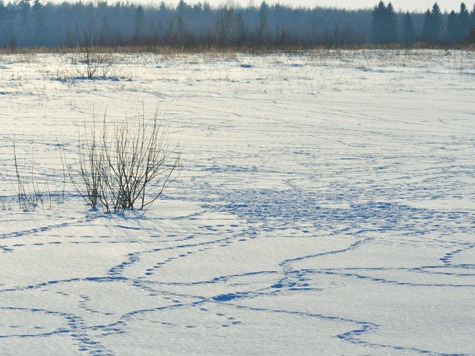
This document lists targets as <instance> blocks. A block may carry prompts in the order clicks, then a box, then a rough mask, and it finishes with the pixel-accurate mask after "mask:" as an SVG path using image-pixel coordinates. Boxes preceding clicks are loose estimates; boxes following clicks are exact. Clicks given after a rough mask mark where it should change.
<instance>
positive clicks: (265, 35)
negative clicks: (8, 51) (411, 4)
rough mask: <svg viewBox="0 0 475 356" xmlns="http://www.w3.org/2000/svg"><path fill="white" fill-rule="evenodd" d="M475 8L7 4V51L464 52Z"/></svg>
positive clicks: (0, 14) (0, 24) (3, 17)
mask: <svg viewBox="0 0 475 356" xmlns="http://www.w3.org/2000/svg"><path fill="white" fill-rule="evenodd" d="M474 28H475V4H474V6H473V10H472V11H469V10H468V8H467V7H466V5H465V4H464V3H462V4H461V5H460V9H458V12H455V11H452V12H451V13H450V14H447V13H442V12H441V10H440V7H439V6H438V5H437V3H435V4H434V6H433V7H432V9H428V10H427V12H426V13H409V12H407V13H397V12H395V10H394V7H393V6H392V4H391V3H389V4H388V5H386V4H385V3H384V2H383V1H381V2H379V4H377V5H376V6H375V7H374V8H373V9H372V10H371V9H362V10H344V9H332V8H320V7H315V8H304V7H300V8H293V7H289V6H284V5H279V4H277V5H272V6H271V5H268V4H267V3H266V2H265V1H263V2H262V3H261V4H260V5H259V6H247V7H238V6H229V5H224V6H220V7H211V6H210V5H209V4H208V3H206V2H205V3H199V4H196V5H189V4H187V3H186V2H185V1H184V0H180V2H179V3H178V5H177V6H175V7H173V6H169V5H166V4H165V3H164V2H162V3H161V4H159V5H158V6H141V5H134V4H131V3H128V2H127V3H121V2H117V3H114V4H108V3H107V2H106V1H99V2H97V1H96V2H94V3H93V2H87V3H86V2H82V1H77V2H74V3H70V2H63V3H61V4H53V3H49V2H48V3H45V4H43V3H42V2H40V0H20V1H10V2H8V3H4V2H3V1H1V0H0V47H2V48H16V47H76V46H111V47H114V46H172V47H190V48H193V47H206V46H217V47H236V48H255V47H259V48H279V47H280V48H286V47H299V48H302V47H314V46H332V47H338V46H355V45H356V46H358V45H387V44H402V45H407V46H409V45H414V44H421V45H443V44H444V45H458V44H466V43H467V42H470V41H471V42H472V43H474V42H475V32H474Z"/></svg>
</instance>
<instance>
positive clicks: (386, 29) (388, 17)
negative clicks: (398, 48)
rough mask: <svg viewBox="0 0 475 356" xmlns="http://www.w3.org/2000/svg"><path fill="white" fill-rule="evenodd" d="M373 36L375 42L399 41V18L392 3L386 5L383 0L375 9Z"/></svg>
mask: <svg viewBox="0 0 475 356" xmlns="http://www.w3.org/2000/svg"><path fill="white" fill-rule="evenodd" d="M371 25H372V38H373V41H374V42H375V43H394V42H396V41H397V18H396V13H395V11H394V7H393V5H392V4H391V3H389V4H388V6H387V7H386V6H385V5H384V2H383V1H380V2H379V4H378V6H376V7H375V8H374V9H373V13H372V23H371Z"/></svg>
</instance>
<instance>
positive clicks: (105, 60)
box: [72, 46, 113, 79]
mask: <svg viewBox="0 0 475 356" xmlns="http://www.w3.org/2000/svg"><path fill="white" fill-rule="evenodd" d="M72 64H74V65H75V69H76V76H77V77H80V78H88V79H92V78H105V77H107V76H108V75H109V72H110V71H111V68H112V64H113V56H112V54H111V53H108V52H104V51H103V50H101V49H100V48H94V47H91V46H86V47H84V48H83V49H82V50H80V51H79V52H77V53H74V55H73V57H72Z"/></svg>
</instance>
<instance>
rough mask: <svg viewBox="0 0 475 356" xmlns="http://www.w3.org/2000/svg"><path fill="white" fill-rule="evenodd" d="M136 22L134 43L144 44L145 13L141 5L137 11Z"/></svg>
mask: <svg viewBox="0 0 475 356" xmlns="http://www.w3.org/2000/svg"><path fill="white" fill-rule="evenodd" d="M134 20H135V33H134V41H135V42H142V41H143V40H144V38H143V37H144V28H145V12H144V9H143V6H142V5H140V6H138V7H137V9H136V10H135V14H134Z"/></svg>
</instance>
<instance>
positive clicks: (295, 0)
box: [108, 0, 474, 12]
mask: <svg viewBox="0 0 475 356" xmlns="http://www.w3.org/2000/svg"><path fill="white" fill-rule="evenodd" d="M178 1H179V0H164V2H165V3H166V4H169V5H172V6H176V4H178ZM383 1H384V0H383ZM435 1H436V0H392V1H388V0H385V1H384V2H385V4H386V5H387V4H388V3H389V2H391V3H392V4H393V6H394V8H395V9H396V11H411V12H413V11H419V12H425V11H426V10H427V9H428V8H432V5H434V2H435ZM114 2H116V0H108V3H114ZM129 2H131V3H140V4H143V5H150V4H155V5H158V4H160V3H161V0H155V1H153V0H129ZM185 2H186V3H187V4H195V3H198V2H202V3H203V2H205V0H185ZM206 2H208V3H209V4H210V5H212V6H219V5H224V4H237V5H240V6H248V5H249V4H253V5H254V6H258V5H260V3H261V2H262V0H251V1H250V0H206ZM266 2H267V3H268V4H275V3H280V4H283V5H292V6H306V7H315V6H322V7H338V8H347V9H362V8H373V7H374V6H375V5H376V4H377V3H378V2H379V0H266ZM461 2H462V1H458V0H437V3H438V4H439V6H440V8H441V9H442V12H444V11H447V12H450V11H452V10H455V11H456V12H458V10H459V9H460V3H461ZM464 2H465V5H467V8H468V9H469V11H471V10H472V9H473V4H474V2H473V0H465V1H464Z"/></svg>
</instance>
